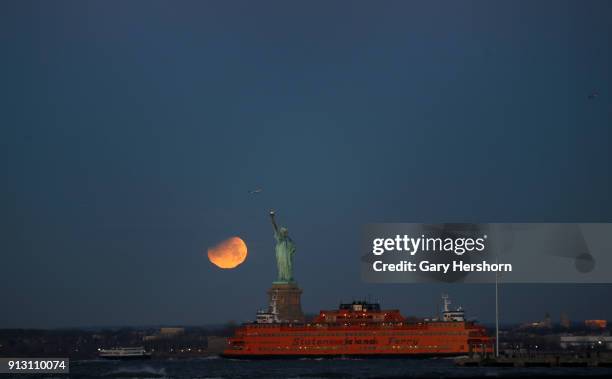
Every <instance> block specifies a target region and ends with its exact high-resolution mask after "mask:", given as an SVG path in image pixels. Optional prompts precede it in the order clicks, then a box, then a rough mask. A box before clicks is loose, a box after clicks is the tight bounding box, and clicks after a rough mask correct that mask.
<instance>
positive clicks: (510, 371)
mask: <svg viewBox="0 0 612 379" xmlns="http://www.w3.org/2000/svg"><path fill="white" fill-rule="evenodd" d="M70 372H71V373H70V378H245V379H258V378H266V379H267V378H270V379H274V378H295V379H298V378H307V379H317V378H331V379H339V378H470V377H489V378H491V377H493V378H495V377H499V378H513V377H525V378H526V377H533V376H540V377H549V378H552V377H568V378H569V377H570V376H587V375H588V376H591V377H597V376H602V377H612V369H609V368H488V367H455V366H454V364H453V361H452V360H451V359H393V360H382V359H380V360H379V359H363V360H360V359H301V360H272V361H243V360H229V359H222V358H218V357H211V358H202V359H191V360H163V361H161V360H160V361H156V360H151V361H102V360H93V361H80V362H79V361H72V362H71V363H70ZM63 378H66V376H63Z"/></svg>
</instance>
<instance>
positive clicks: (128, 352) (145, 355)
mask: <svg viewBox="0 0 612 379" xmlns="http://www.w3.org/2000/svg"><path fill="white" fill-rule="evenodd" d="M98 356H99V357H100V358H104V359H149V358H151V352H149V351H146V350H145V349H144V347H142V346H141V347H115V348H112V349H98Z"/></svg>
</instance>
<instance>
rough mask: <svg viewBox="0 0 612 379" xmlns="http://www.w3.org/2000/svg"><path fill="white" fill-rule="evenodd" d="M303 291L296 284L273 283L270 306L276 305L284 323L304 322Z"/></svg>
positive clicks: (279, 316)
mask: <svg viewBox="0 0 612 379" xmlns="http://www.w3.org/2000/svg"><path fill="white" fill-rule="evenodd" d="M301 297H302V290H301V289H300V287H298V285H297V283H296V282H273V283H272V287H271V288H270V289H269V290H268V298H269V300H270V305H272V304H273V303H276V311H277V312H278V318H279V320H281V321H282V322H304V312H302V301H301Z"/></svg>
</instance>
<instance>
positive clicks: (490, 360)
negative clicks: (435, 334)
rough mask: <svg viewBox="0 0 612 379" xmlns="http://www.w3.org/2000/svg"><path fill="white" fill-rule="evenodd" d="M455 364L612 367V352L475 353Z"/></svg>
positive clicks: (470, 365)
mask: <svg viewBox="0 0 612 379" xmlns="http://www.w3.org/2000/svg"><path fill="white" fill-rule="evenodd" d="M455 364H456V365H457V366H460V367H612V354H610V353H602V354H597V353H592V354H559V353H537V354H528V355H513V356H508V355H502V356H499V357H495V356H482V355H474V356H471V357H461V358H457V359H455Z"/></svg>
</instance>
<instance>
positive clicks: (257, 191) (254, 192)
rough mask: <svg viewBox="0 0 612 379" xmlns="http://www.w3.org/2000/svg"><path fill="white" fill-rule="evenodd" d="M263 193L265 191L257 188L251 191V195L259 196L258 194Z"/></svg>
mask: <svg viewBox="0 0 612 379" xmlns="http://www.w3.org/2000/svg"><path fill="white" fill-rule="evenodd" d="M262 191H263V189H261V188H255V189H252V190H249V194H251V195H257V194H258V193H261V192H262Z"/></svg>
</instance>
